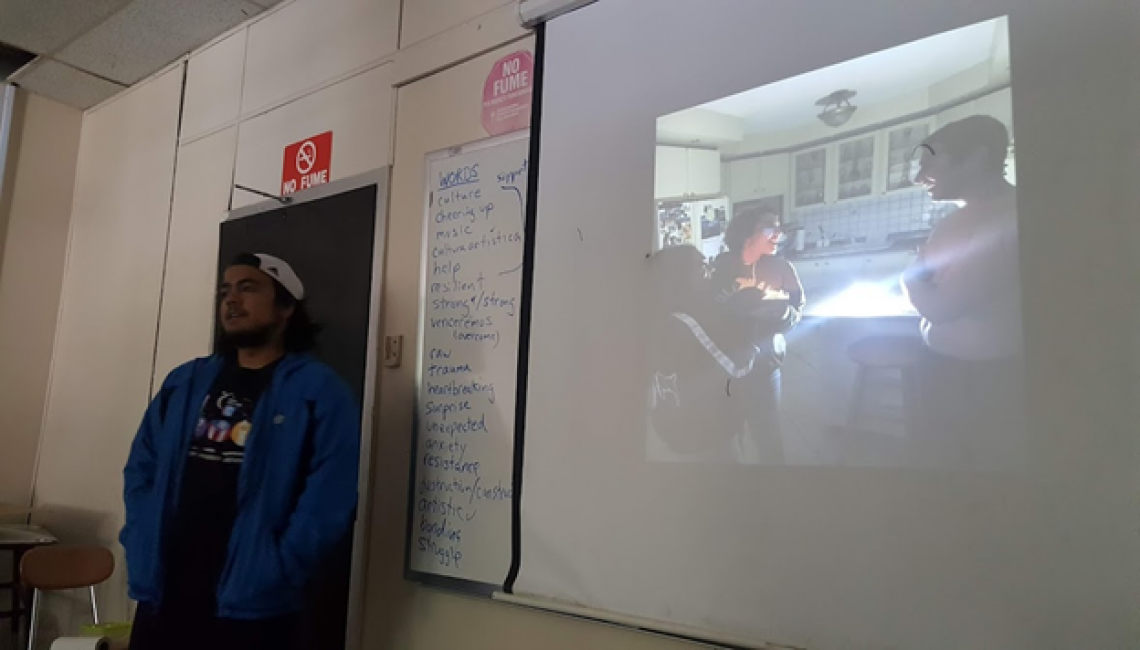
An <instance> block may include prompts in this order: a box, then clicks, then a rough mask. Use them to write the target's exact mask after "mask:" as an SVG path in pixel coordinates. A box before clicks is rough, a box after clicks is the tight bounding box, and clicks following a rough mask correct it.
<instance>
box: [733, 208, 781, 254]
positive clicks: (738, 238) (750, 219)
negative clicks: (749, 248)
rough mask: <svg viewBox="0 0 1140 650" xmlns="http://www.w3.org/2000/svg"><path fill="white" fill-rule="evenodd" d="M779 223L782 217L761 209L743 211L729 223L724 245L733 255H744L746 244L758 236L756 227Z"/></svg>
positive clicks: (735, 215)
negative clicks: (755, 235) (753, 236)
mask: <svg viewBox="0 0 1140 650" xmlns="http://www.w3.org/2000/svg"><path fill="white" fill-rule="evenodd" d="M778 223H780V216H779V215H777V214H775V213H773V212H770V211H767V210H759V209H751V210H749V209H745V210H742V211H740V212H739V213H737V214H734V215H732V220H731V221H729V222H728V228H726V229H725V231H724V243H725V245H726V246H728V250H730V251H732V252H733V253H735V254H740V253H743V252H744V244H746V243H747V242H748V240H749V239H751V238H752V235H754V234H756V226H759V225H760V224H771V225H773V226H775V225H776V224H778Z"/></svg>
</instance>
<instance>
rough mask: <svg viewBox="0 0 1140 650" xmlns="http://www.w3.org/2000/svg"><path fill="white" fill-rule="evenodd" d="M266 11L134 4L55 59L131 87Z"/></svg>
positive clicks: (158, 1)
mask: <svg viewBox="0 0 1140 650" xmlns="http://www.w3.org/2000/svg"><path fill="white" fill-rule="evenodd" d="M2 1H4V0H0V2H2ZM262 11H264V9H263V8H262V7H260V6H259V5H256V4H254V3H253V2H248V1H245V0H194V1H193V2H187V0H135V2H133V3H132V4H130V5H128V6H127V7H126V8H124V9H123V10H122V11H120V12H119V13H117V14H115V15H114V16H112V17H111V18H110V19H108V20H107V21H105V22H103V23H102V24H101V25H99V26H98V27H96V28H95V29H92V30H91V31H90V32H88V33H86V34H84V35H83V36H82V37H80V38H79V39H77V40H76V41H75V42H73V43H71V44H70V45H68V46H67V47H66V48H64V50H63V51H61V52H60V53H59V54H58V55H57V56H56V58H58V59H59V60H61V61H64V62H65V63H69V64H71V65H73V66H75V67H77V68H80V69H83V70H88V71H90V72H93V73H95V74H98V75H101V76H104V77H107V78H108V79H114V80H115V81H119V82H121V83H125V84H133V83H136V82H138V81H140V80H141V79H144V78H145V77H147V76H148V75H150V74H152V73H154V72H156V71H158V70H159V69H161V68H162V67H163V66H165V65H167V64H169V63H170V62H171V61H174V60H175V59H177V58H178V57H180V56H182V55H184V54H186V53H188V52H190V51H191V50H193V49H195V48H197V47H198V46H200V45H203V44H204V43H206V42H207V41H209V40H210V39H212V38H214V37H215V36H217V35H218V34H221V33H222V32H224V31H226V30H227V29H229V28H231V27H234V26H236V25H238V24H240V23H242V22H244V21H245V20H247V19H248V18H249V17H251V16H253V15H256V14H258V13H261V12H262Z"/></svg>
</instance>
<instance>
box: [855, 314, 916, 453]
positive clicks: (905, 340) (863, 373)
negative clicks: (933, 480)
mask: <svg viewBox="0 0 1140 650" xmlns="http://www.w3.org/2000/svg"><path fill="white" fill-rule="evenodd" d="M924 354H925V346H924V345H923V342H922V339H920V338H918V337H917V336H870V337H867V338H865V339H860V340H859V341H856V342H855V343H852V344H851V347H849V348H847V356H848V357H849V358H850V359H851V360H852V361H853V362H855V365H857V366H858V367H859V369H858V374H856V376H855V387H854V388H853V389H852V391H851V405H850V407H849V409H848V414H847V429H848V430H849V431H855V430H857V429H858V427H859V421H860V419H862V416H863V414H864V411H865V410H866V407H867V404H866V398H867V387H868V384H869V383H871V380H872V377H873V375H876V374H882V373H884V372H897V373H898V377H899V380H900V381H901V383H902V404H903V416H904V420H905V422H906V435H907V436H908V437H909V436H911V435H913V434H914V433H915V431H916V429H917V428H918V417H919V416H918V414H919V404H918V401H919V399H918V381H919V378H918V364H919V363H920V362H921V361H922V357H923V355H924Z"/></svg>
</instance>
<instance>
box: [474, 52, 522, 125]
mask: <svg viewBox="0 0 1140 650" xmlns="http://www.w3.org/2000/svg"><path fill="white" fill-rule="evenodd" d="M533 92H534V57H533V56H531V53H530V52H527V51H525V50H523V51H519V52H515V53H514V54H508V55H507V56H505V57H503V58H501V59H499V60H498V61H496V62H495V65H494V66H492V67H491V74H489V75H487V83H485V84H483V128H484V129H487V133H490V134H491V135H502V134H504V133H510V132H511V131H519V130H521V129H525V128H527V127H529V126H530V98H531V94H532V93H533Z"/></svg>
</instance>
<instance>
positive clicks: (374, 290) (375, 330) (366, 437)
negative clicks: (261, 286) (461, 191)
mask: <svg viewBox="0 0 1140 650" xmlns="http://www.w3.org/2000/svg"><path fill="white" fill-rule="evenodd" d="M391 172H392V168H391V166H385V167H381V168H379V169H376V170H373V171H370V172H364V173H363V174H358V175H356V176H350V177H348V178H342V179H340V180H335V181H330V182H328V183H325V184H324V185H318V186H316V187H312V188H308V189H305V190H301V191H300V192H296V193H294V194H290V195H289V196H288V197H285V198H286V199H288V200H289V201H288V203H283V202H281V201H279V200H276V199H266V200H264V201H259V202H257V203H253V204H250V205H246V206H243V207H240V208H237V209H234V210H231V211H230V212H229V213H228V214H227V216H226V219H225V222H230V221H235V220H237V219H244V218H246V217H252V216H254V215H258V214H262V213H264V212H270V211H272V210H279V209H281V208H283V207H291V206H296V205H302V204H305V203H310V202H312V201H318V200H320V199H324V198H327V197H330V196H335V195H337V194H342V193H344V192H350V191H352V190H357V189H360V188H362V187H368V186H369V185H375V186H376V216H375V220H376V221H375V225H374V228H373V232H374V235H373V241H372V278H371V283H372V284H371V287H370V294H371V295H370V299H369V305H368V334H367V341H368V344H367V346H366V353H365V354H366V360H365V366H364V395H363V397H362V400H361V401H362V404H361V405H360V406H361V409H360V413H361V421H360V468H359V470H360V472H359V478H358V481H357V495H358V496H357V506H356V513H357V514H356V525H355V527H354V529H353V535H352V575H351V578H350V581H349V588H348V617H347V621H346V629H345V649H346V650H360V648H361V644H362V643H363V634H364V595H365V582H366V579H367V576H368V566H367V564H368V544H369V539H370V533H371V530H370V529H371V508H372V448H373V437H374V435H375V431H374V429H373V426H374V424H375V414H376V397H377V396H376V387H377V380H378V374H379V370H380V368H379V364H378V361H379V350H380V340H381V336H382V334H383V328H384V320H383V315H382V314H381V306H382V305H383V298H384V296H383V290H384V260H385V258H386V255H385V253H386V248H385V245H386V242H387V234H388V197H389V194H390V192H391V177H392V173H391Z"/></svg>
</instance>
